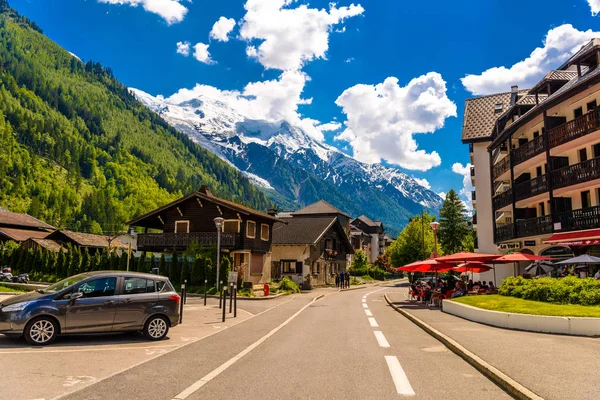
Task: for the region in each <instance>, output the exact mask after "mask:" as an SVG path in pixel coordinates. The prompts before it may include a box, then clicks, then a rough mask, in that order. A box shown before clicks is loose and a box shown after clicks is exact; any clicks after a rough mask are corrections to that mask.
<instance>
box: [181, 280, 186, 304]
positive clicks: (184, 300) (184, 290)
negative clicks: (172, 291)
mask: <svg viewBox="0 0 600 400" xmlns="http://www.w3.org/2000/svg"><path fill="white" fill-rule="evenodd" d="M186 288H187V279H184V280H183V285H181V293H182V294H183V304H187V289H186Z"/></svg>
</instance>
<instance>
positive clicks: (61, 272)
mask: <svg viewBox="0 0 600 400" xmlns="http://www.w3.org/2000/svg"><path fill="white" fill-rule="evenodd" d="M67 254H68V253H65V252H64V251H63V250H61V251H60V252H59V253H58V257H57V259H56V268H55V271H56V275H58V276H59V277H60V278H64V277H65V276H66V273H65V269H66V268H65V265H66V263H67Z"/></svg>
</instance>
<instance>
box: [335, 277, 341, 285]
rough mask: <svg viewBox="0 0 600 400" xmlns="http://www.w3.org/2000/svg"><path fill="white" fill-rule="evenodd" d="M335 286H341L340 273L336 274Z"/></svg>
mask: <svg viewBox="0 0 600 400" xmlns="http://www.w3.org/2000/svg"><path fill="white" fill-rule="evenodd" d="M335 287H336V288H339V287H340V276H339V275H338V274H335Z"/></svg>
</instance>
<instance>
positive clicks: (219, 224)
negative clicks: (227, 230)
mask: <svg viewBox="0 0 600 400" xmlns="http://www.w3.org/2000/svg"><path fill="white" fill-rule="evenodd" d="M214 221H215V226H216V227H217V230H220V229H221V228H222V227H223V221H225V220H224V219H223V218H221V217H217V218H215V219H214Z"/></svg>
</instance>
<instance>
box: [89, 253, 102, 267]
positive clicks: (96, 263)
mask: <svg viewBox="0 0 600 400" xmlns="http://www.w3.org/2000/svg"><path fill="white" fill-rule="evenodd" d="M101 266H102V256H101V255H100V252H99V251H96V252H95V253H94V256H93V257H92V260H91V262H90V271H98V270H100V268H101Z"/></svg>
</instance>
